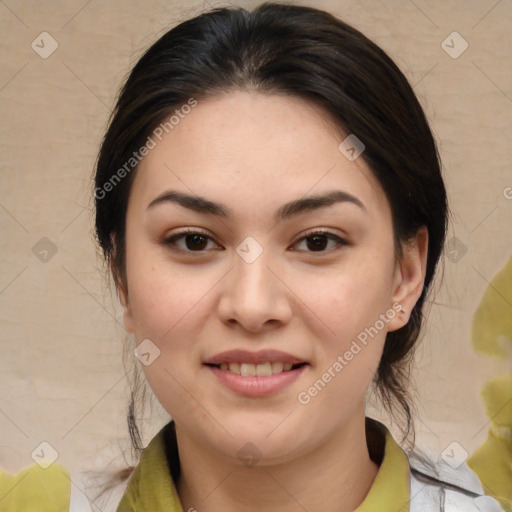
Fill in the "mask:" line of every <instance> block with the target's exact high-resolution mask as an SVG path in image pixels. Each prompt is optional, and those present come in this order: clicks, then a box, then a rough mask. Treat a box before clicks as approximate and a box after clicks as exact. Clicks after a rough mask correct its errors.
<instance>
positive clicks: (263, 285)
mask: <svg viewBox="0 0 512 512" xmlns="http://www.w3.org/2000/svg"><path fill="white" fill-rule="evenodd" d="M233 266H234V268H233V270H232V272H230V273H229V274H228V276H229V277H228V283H227V286H225V288H224V290H223V296H222V300H221V306H220V314H221V316H222V317H223V319H224V320H225V321H231V322H232V321H234V320H236V321H237V322H238V323H240V324H242V325H244V327H246V328H247V329H250V330H257V329H259V328H261V326H263V325H264V324H265V323H266V322H268V321H269V320H281V321H286V319H287V317H288V315H289V313H290V308H289V304H287V300H286V293H285V291H284V288H286V287H283V285H282V283H281V282H280V280H279V279H278V278H277V277H276V275H275V270H274V268H273V267H278V264H277V262H276V261H274V260H273V258H272V251H271V250H270V249H267V248H264V247H262V246H261V245H260V244H259V243H258V242H257V241H256V240H255V239H254V238H252V237H247V238H246V239H245V240H244V241H243V242H242V243H240V244H239V246H238V247H237V248H236V254H234V257H233ZM269 267H270V268H269ZM271 269H272V270H271Z"/></svg>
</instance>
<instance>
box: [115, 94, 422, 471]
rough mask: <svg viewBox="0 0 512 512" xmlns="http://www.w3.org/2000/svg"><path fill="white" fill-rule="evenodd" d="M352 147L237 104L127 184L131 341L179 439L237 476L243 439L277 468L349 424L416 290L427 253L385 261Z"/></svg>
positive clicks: (259, 106) (296, 121)
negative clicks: (225, 462) (231, 466)
mask: <svg viewBox="0 0 512 512" xmlns="http://www.w3.org/2000/svg"><path fill="white" fill-rule="evenodd" d="M346 136H347V134H343V133H342V132H341V131H340V130H339V129H337V128H336V126H335V125H334V124H333V123H332V122H331V121H330V120H329V117H328V115H327V113H325V112H324V111H322V110H320V109H319V108H318V107H316V106H314V105H313V104H311V103H309V102H306V101H305V100H302V99H299V98H296V97H292V96H284V95H261V94H251V93H248V92H241V91H240V92H231V93H229V94H227V95H224V96H222V97H217V98H215V99H210V100H207V101H203V102H198V104H197V106H195V107H194V108H193V109H191V112H190V113H188V114H187V115H186V116H183V118H181V119H180V121H179V124H176V125H175V126H174V127H173V129H172V130H170V131H169V133H168V134H164V136H163V137H162V140H161V141H159V142H158V144H156V146H155V147H154V148H153V149H151V150H150V152H149V154H148V155H147V156H146V157H145V158H144V160H143V161H142V162H141V164H140V165H139V168H138V170H137V174H136V176H135V179H134V182H133V186H132V190H131V194H130V198H129V204H128V210H127V219H126V276H127V291H126V292H123V293H122V302H123V305H124V320H125V325H126V328H127V329H128V330H129V331H130V332H131V333H133V334H134V337H135V339H136V343H137V344H140V343H141V342H143V343H144V344H143V345H141V352H143V353H146V354H149V355H146V356H145V358H146V360H145V363H149V364H143V365H142V368H143V370H144V373H145V376H146V378H147V381H148V383H149V385H150V386H151V388H152V390H153V392H154V394H155V395H156V397H157V399H158V400H159V401H160V403H161V404H162V406H163V407H164V408H165V409H166V410H167V412H168V413H169V414H170V415H171V416H172V418H173V419H174V420H175V422H176V425H177V428H178V429H182V431H184V432H187V433H188V435H189V436H191V437H192V438H194V439H195V440H196V442H197V443H202V444H203V445H204V446H207V447H209V448H210V449H212V450H216V451H218V452H219V454H221V455H223V456H225V457H230V458H232V459H233V461H235V462H236V461H237V453H239V450H240V449H241V448H242V447H243V446H244V445H245V444H246V443H247V442H249V441H250V442H252V443H253V444H254V445H256V446H257V447H258V449H259V451H260V453H261V454H262V455H263V459H262V461H268V462H269V463H271V462H276V461H284V460H288V459H290V458H293V457H296V456H299V455H300V454H302V453H305V452H306V451H308V450H309V451H310V450H314V449H315V447H316V446H319V445H320V444H321V443H323V442H324V441H325V440H326V439H328V438H329V437H332V436H333V435H335V433H336V432H339V431H340V430H341V428H342V427H343V426H344V425H348V424H349V423H350V422H351V421H354V418H356V417H357V418H358V419H359V420H360V419H361V417H363V416H364V404H365V393H366V391H367V388H368V386H369V384H370V382H371V380H372V378H373V376H374V374H375V372H376V369H377V367H378V364H379V360H380V356H381V353H382V350H383V346H384V340H385V336H386V333H387V332H388V331H392V330H395V329H397V328H399V327H401V326H403V325H404V323H405V322H406V321H407V313H405V314H404V313H403V312H400V310H401V309H402V307H403V309H404V310H405V311H406V312H410V310H411V309H412V306H413V305H414V302H415V300H416V299H417V297H418V296H419V292H421V283H422V279H421V278H422V276H421V269H422V262H421V257H420V256H421V253H420V252H418V251H415V250H412V249H411V252H410V255H411V257H410V258H409V259H407V258H408V256H407V254H409V253H406V260H404V261H405V263H404V264H403V265H402V266H400V265H399V264H397V262H396V260H395V253H394V245H393V228H392V218H391V211H390V206H389V203H388V201H387V199H386V197H385V195H384V192H383V190H382V189H381V187H380V185H379V184H378V182H377V181H376V179H375V178H374V177H373V175H372V173H371V171H370V169H369V168H368V167H367V166H366V164H365V163H364V161H363V159H362V158H361V157H359V158H357V159H355V160H354V161H350V160H349V159H347V158H346V157H345V156H344V154H343V153H342V152H340V150H339V148H338V146H339V144H340V143H341V142H342V141H343V140H344V139H345V138H346ZM313 197H315V198H320V197H323V198H324V200H323V201H322V200H317V201H309V199H311V198H313ZM329 197H330V200H328V199H325V198H329ZM285 205H287V206H285ZM187 230H188V231H190V233H187ZM418 255H419V256H418ZM407 262H409V263H407ZM423 263H424V262H423ZM407 265H409V266H407ZM420 281H421V283H420ZM398 303H400V304H401V306H399V305H398ZM144 340H145V341H144ZM290 367H291V369H290ZM255 373H256V375H254V374H255ZM319 381H320V382H319ZM315 383H316V384H315Z"/></svg>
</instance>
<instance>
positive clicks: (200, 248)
mask: <svg viewBox="0 0 512 512" xmlns="http://www.w3.org/2000/svg"><path fill="white" fill-rule="evenodd" d="M181 240H183V241H184V246H183V245H182V246H181V247H180V245H179V244H178V243H177V242H178V241H181ZM208 241H211V242H213V239H212V238H211V237H210V236H208V235H207V234H206V233H204V232H202V231H198V230H194V229H190V228H188V229H186V230H183V231H181V232H179V233H175V234H173V235H172V236H170V237H167V238H165V239H164V240H163V242H162V243H163V244H164V245H166V246H168V247H169V248H170V249H172V250H173V251H178V252H184V253H190V252H199V253H201V252H205V251H204V249H205V246H206V245H207V244H208ZM213 243H214V244H215V242H213ZM215 245H217V244H215ZM217 247H218V246H217Z"/></svg>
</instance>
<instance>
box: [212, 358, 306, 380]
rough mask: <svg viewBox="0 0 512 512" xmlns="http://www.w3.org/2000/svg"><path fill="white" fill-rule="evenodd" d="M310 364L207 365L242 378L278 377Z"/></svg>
mask: <svg viewBox="0 0 512 512" xmlns="http://www.w3.org/2000/svg"><path fill="white" fill-rule="evenodd" d="M307 364H308V363H306V362H303V363H297V364H292V363H284V362H282V361H273V362H270V361H267V362H265V363H260V364H254V363H242V362H235V363H220V364H212V363H206V366H212V367H215V368H218V369H219V370H224V371H228V372H231V373H234V374H235V375H241V376H242V377H269V376H270V375H277V374H280V373H283V372H289V371H293V370H296V369H298V368H301V367H303V366H306V365H307Z"/></svg>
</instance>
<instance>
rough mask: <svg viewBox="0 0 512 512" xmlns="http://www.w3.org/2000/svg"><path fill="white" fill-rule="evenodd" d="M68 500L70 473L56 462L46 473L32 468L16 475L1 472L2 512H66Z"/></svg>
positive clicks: (37, 467)
mask: <svg viewBox="0 0 512 512" xmlns="http://www.w3.org/2000/svg"><path fill="white" fill-rule="evenodd" d="M70 496H71V478H70V474H69V471H68V470H67V469H66V468H65V467H64V466H62V465H61V464H58V463H57V462H54V463H53V464H52V465H51V466H50V467H48V468H46V469H43V468H42V467H41V466H39V465H38V464H32V465H31V466H28V467H27V468H25V469H23V470H22V471H20V472H19V473H16V474H15V475H11V474H10V473H7V472H6V471H4V470H2V469H0V510H1V511H2V512H68V511H69V500H70Z"/></svg>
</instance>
